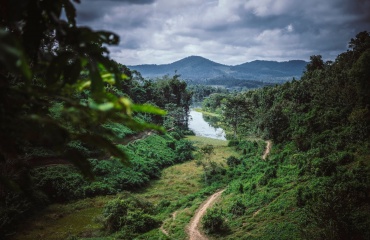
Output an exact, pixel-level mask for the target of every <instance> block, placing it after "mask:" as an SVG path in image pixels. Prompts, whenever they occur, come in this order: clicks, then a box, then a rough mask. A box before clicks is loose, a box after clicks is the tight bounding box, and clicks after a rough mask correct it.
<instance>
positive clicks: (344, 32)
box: [77, 0, 370, 65]
mask: <svg viewBox="0 0 370 240" xmlns="http://www.w3.org/2000/svg"><path fill="white" fill-rule="evenodd" d="M369 12H370V2H369V1H368V0H326V1H321V0H310V1H303V2H302V1H296V0H248V1H245V0H233V1H228V0H202V1H199V0H187V1H173V0H140V1H134V0H121V1H119V0H110V1H103V0H93V1H87V0H85V1H82V3H81V4H80V5H79V6H77V15H78V23H79V24H80V25H88V26H90V27H92V28H93V29H106V30H110V31H113V32H116V33H117V34H119V35H120V37H121V44H120V45H119V46H116V47H112V48H110V50H111V56H112V57H113V58H114V59H116V60H117V61H118V62H121V63H123V64H127V65H133V64H144V63H157V64H161V63H170V62H174V61H176V60H179V59H181V58H183V57H186V56H189V55H201V56H203V57H206V58H209V59H211V60H213V61H216V62H220V63H224V64H240V63H243V62H246V61H252V60H255V59H265V60H278V61H285V60H290V59H303V60H308V59H309V56H310V55H313V54H321V55H323V57H324V59H334V58H335V56H336V55H337V54H339V53H341V52H343V51H345V50H346V48H347V43H348V41H349V40H350V39H351V38H352V37H354V36H355V35H356V34H357V33H358V32H360V31H364V30H367V31H370V14H369Z"/></svg>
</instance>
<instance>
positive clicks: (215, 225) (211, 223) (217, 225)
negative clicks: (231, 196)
mask: <svg viewBox="0 0 370 240" xmlns="http://www.w3.org/2000/svg"><path fill="white" fill-rule="evenodd" d="M223 216H224V213H223V211H222V209H219V208H213V209H210V210H207V213H206V214H205V215H204V217H203V219H202V226H203V229H204V231H205V232H206V233H208V234H217V233H223V232H225V231H227V230H228V226H227V225H226V223H225V220H224V218H223Z"/></svg>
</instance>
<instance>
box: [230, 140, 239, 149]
mask: <svg viewBox="0 0 370 240" xmlns="http://www.w3.org/2000/svg"><path fill="white" fill-rule="evenodd" d="M238 144H239V140H230V141H229V143H228V144H227V146H228V147H234V146H238Z"/></svg>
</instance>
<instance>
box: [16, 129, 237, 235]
mask: <svg viewBox="0 0 370 240" xmlns="http://www.w3.org/2000/svg"><path fill="white" fill-rule="evenodd" d="M187 139H188V140H190V141H193V142H194V144H195V146H197V147H200V146H202V145H205V144H212V145H214V146H215V154H214V155H213V156H212V160H213V161H215V162H217V163H223V164H224V165H225V166H226V158H227V157H229V156H230V155H237V153H235V152H234V151H233V150H232V149H231V148H229V147H227V141H223V140H217V139H210V138H205V137H197V136H190V137H187ZM202 171H203V170H202V168H201V167H197V166H196V164H195V161H189V162H185V163H182V164H178V165H175V166H171V167H168V168H166V169H164V170H163V171H162V175H161V177H160V178H159V179H158V180H154V181H151V182H150V183H149V184H148V185H147V186H146V187H145V188H143V189H140V190H138V191H135V192H133V194H134V195H135V196H137V197H140V198H144V199H145V200H147V201H149V202H151V203H153V204H155V205H156V204H160V203H161V202H162V201H168V202H170V203H171V207H170V208H169V209H168V210H163V211H162V212H161V213H160V214H159V215H158V217H159V218H160V219H163V221H164V228H165V229H166V230H167V231H168V232H169V233H170V236H171V238H172V239H186V233H185V227H186V225H187V224H188V223H189V222H190V219H191V218H192V216H193V215H194V213H195V211H196V210H197V208H198V207H199V205H200V204H201V203H202V202H203V201H204V200H205V199H206V198H207V196H208V195H210V194H212V193H213V192H214V191H216V189H213V188H212V187H211V188H208V190H207V188H206V186H204V184H203V182H202ZM113 198H115V195H112V196H101V197H94V198H88V199H83V200H79V201H76V202H72V203H68V204H53V205H50V206H49V207H47V208H46V209H45V210H43V211H41V212H40V213H39V214H38V215H37V216H35V217H33V218H32V219H29V220H28V221H26V222H25V223H24V224H23V225H22V226H21V227H20V230H19V232H18V233H17V234H15V235H14V236H13V238H11V239H12V240H31V239H45V240H47V239H50V240H62V239H73V238H75V237H77V236H78V237H89V238H91V237H98V236H99V235H101V234H102V233H101V232H100V229H101V227H102V226H101V224H100V223H98V222H96V221H94V219H96V218H97V217H99V216H100V214H101V213H102V210H103V207H104V205H105V204H106V203H107V202H108V201H110V200H111V199H113ZM159 231H160V230H159V229H155V230H152V231H151V232H149V233H148V234H145V235H143V236H147V235H150V236H147V239H150V238H151V237H154V238H159V237H160V238H162V237H163V239H166V238H165V236H164V235H163V234H162V233H158V232H159ZM94 239H95V238H94ZM96 239H109V237H107V238H96ZM139 239H140V238H139ZM143 239H145V237H143Z"/></svg>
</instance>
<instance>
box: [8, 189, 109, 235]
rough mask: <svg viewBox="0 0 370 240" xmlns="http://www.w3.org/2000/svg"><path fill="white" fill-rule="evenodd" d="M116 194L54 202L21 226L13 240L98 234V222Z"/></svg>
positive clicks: (99, 227) (99, 226)
mask: <svg viewBox="0 0 370 240" xmlns="http://www.w3.org/2000/svg"><path fill="white" fill-rule="evenodd" d="M112 198H113V196H100V197H95V198H88V199H83V200H79V201H76V202H73V203H68V204H53V205H50V206H49V207H47V208H46V209H45V210H43V211H41V212H40V213H39V214H37V215H36V216H34V217H33V218H31V219H29V220H28V221H27V222H26V223H24V224H23V225H22V226H20V228H19V229H20V230H19V232H18V233H17V234H16V235H14V237H13V238H11V239H13V240H34V239H50V240H62V239H63V240H64V239H68V238H73V237H74V236H86V237H92V236H95V235H99V232H100V229H101V225H100V224H99V223H97V222H96V221H95V218H96V217H98V216H100V214H101V212H102V210H103V206H104V205H105V203H106V202H107V201H109V200H111V199H112Z"/></svg>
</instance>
